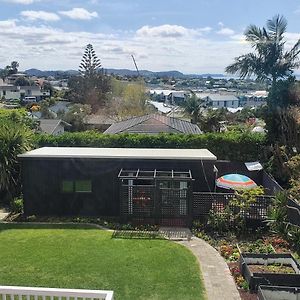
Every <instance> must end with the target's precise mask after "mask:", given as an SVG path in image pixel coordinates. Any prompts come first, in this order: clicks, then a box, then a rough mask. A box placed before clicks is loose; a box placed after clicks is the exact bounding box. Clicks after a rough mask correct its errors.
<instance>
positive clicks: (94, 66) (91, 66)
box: [79, 44, 101, 79]
mask: <svg viewBox="0 0 300 300" xmlns="http://www.w3.org/2000/svg"><path fill="white" fill-rule="evenodd" d="M100 67H101V62H100V59H99V58H98V57H97V55H96V53H95V50H94V48H93V45H91V44H88V45H87V46H86V48H85V51H84V54H83V57H82V60H81V64H80V66H79V72H80V74H81V75H82V76H83V77H85V78H89V79H91V78H94V77H96V75H97V73H98V69H99V68H100Z"/></svg>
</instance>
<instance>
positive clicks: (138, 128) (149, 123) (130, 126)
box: [104, 114, 202, 134]
mask: <svg viewBox="0 0 300 300" xmlns="http://www.w3.org/2000/svg"><path fill="white" fill-rule="evenodd" d="M104 133H107V134H117V133H145V134H159V133H184V134H201V133H202V132H201V130H200V128H199V127H198V126H197V125H196V124H192V123H191V122H188V121H184V120H180V119H177V118H172V117H168V116H164V115H159V114H149V115H145V116H141V117H135V118H132V119H129V120H126V121H121V122H117V123H114V124H112V125H111V126H110V127H109V128H108V129H107V130H106V131H105V132H104Z"/></svg>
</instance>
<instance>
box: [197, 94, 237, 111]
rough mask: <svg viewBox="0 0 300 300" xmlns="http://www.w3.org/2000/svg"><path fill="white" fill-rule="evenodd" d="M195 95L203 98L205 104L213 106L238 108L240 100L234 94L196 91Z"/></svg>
mask: <svg viewBox="0 0 300 300" xmlns="http://www.w3.org/2000/svg"><path fill="white" fill-rule="evenodd" d="M196 96H197V97H198V98H200V99H202V100H204V101H205V102H206V104H207V106H211V107H213V108H222V107H225V108H226V107H229V108H238V107H239V105H240V100H239V98H237V97H236V96H235V95H232V94H227V93H226V94H218V93H211V94H206V93H198V94H196Z"/></svg>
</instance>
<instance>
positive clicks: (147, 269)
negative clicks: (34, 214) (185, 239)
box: [0, 224, 205, 300]
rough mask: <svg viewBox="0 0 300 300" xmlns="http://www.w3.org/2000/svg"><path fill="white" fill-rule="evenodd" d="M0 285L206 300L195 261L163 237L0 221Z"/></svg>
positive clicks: (120, 295)
mask: <svg viewBox="0 0 300 300" xmlns="http://www.w3.org/2000/svg"><path fill="white" fill-rule="evenodd" d="M0 285H17V286H40V287H56V288H80V289H102V290H113V291H114V292H115V299H122V300H123V299H130V300H134V299H172V300H173V299H205V296H204V295H205V292H204V288H203V283H202V280H201V276H200V272H199V265H198V263H197V260H196V258H195V257H194V256H193V255H192V254H191V252H190V251H189V250H188V249H186V248H185V247H183V246H181V245H178V244H176V243H174V242H170V241H165V240H146V239H143V240H141V239H139V240H138V239H115V238H112V233H111V232H108V231H102V230H98V229H88V228H82V227H77V228H76V227H75V228H74V226H73V227H71V226H60V227H56V226H39V225H34V226H33V225H32V226H30V225H6V224H1V225H0Z"/></svg>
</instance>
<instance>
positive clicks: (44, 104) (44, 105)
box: [39, 100, 56, 119]
mask: <svg viewBox="0 0 300 300" xmlns="http://www.w3.org/2000/svg"><path fill="white" fill-rule="evenodd" d="M39 105H40V112H41V115H42V118H44V119H55V117H56V116H55V114H54V113H53V112H52V111H51V110H50V101H47V100H43V101H41V102H40V103H39Z"/></svg>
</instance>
